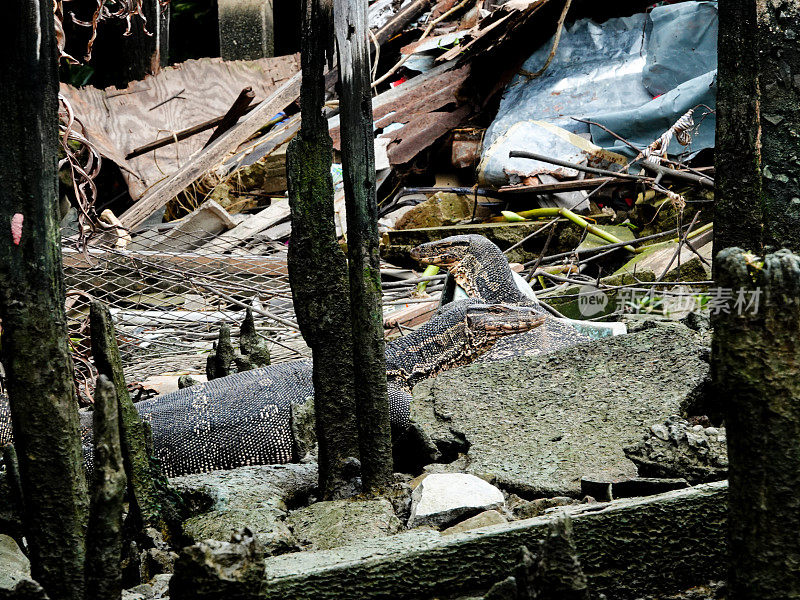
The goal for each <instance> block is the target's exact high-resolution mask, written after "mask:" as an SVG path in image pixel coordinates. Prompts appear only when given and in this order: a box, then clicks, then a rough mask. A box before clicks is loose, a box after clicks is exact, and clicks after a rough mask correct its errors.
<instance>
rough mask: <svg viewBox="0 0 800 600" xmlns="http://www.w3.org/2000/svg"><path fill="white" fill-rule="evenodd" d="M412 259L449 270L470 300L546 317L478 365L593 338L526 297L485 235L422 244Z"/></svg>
mask: <svg viewBox="0 0 800 600" xmlns="http://www.w3.org/2000/svg"><path fill="white" fill-rule="evenodd" d="M411 256H412V258H414V259H415V260H417V261H419V262H421V263H422V264H425V265H437V266H440V267H443V268H445V269H447V270H448V271H449V272H450V273H452V274H453V277H454V279H455V280H456V283H458V285H459V286H461V288H462V289H463V290H464V291H465V292H466V293H467V296H469V297H470V298H476V299H479V300H481V301H483V302H488V303H503V304H510V305H517V306H529V307H532V308H533V309H535V310H537V311H538V312H539V314H540V315H541V316H542V317H544V319H545V321H544V324H543V325H542V326H541V327H538V328H537V329H535V330H534V331H531V332H528V333H526V334H524V335H515V336H512V337H509V338H506V339H504V340H500V341H498V343H497V344H496V345H495V346H494V347H493V348H492V349H491V350H490V351H488V352H486V353H485V354H484V355H483V356H481V357H480V359H479V361H478V362H484V361H495V360H503V359H506V358H510V357H512V356H534V355H536V354H541V353H542V352H549V351H551V350H557V349H559V348H566V347H567V346H574V345H576V344H580V343H583V342H587V341H589V340H590V339H591V338H589V337H588V336H585V335H583V334H581V333H579V332H578V331H577V330H576V329H575V328H574V327H571V326H570V325H568V324H566V323H562V322H560V321H558V320H556V319H554V318H553V317H552V316H551V315H550V314H549V313H547V312H545V311H544V310H542V309H541V308H539V307H540V305H539V302H538V301H536V300H534V299H532V298H529V297H528V296H526V295H525V294H523V293H522V292H521V291H520V290H519V288H518V287H517V285H516V283H514V278H513V276H512V272H511V267H509V266H508V260H506V257H505V255H504V254H503V251H502V250H500V248H498V247H497V246H496V245H495V244H494V243H492V242H491V241H489V240H488V239H486V238H485V237H483V236H482V235H454V236H451V237H448V238H444V239H442V240H439V241H436V242H428V243H427V244H421V245H419V246H417V247H416V248H414V249H413V250H412V251H411Z"/></svg>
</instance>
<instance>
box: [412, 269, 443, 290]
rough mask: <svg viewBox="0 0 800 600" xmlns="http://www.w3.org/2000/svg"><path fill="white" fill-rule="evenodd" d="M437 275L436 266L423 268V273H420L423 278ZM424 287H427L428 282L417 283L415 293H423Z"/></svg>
mask: <svg viewBox="0 0 800 600" xmlns="http://www.w3.org/2000/svg"><path fill="white" fill-rule="evenodd" d="M438 274H439V267H437V266H436V265H428V266H427V267H426V268H425V272H424V273H422V276H423V277H433V276H434V275H438ZM426 287H428V282H427V281H422V282H420V283H418V284H417V293H422V292H424V291H425V288H426Z"/></svg>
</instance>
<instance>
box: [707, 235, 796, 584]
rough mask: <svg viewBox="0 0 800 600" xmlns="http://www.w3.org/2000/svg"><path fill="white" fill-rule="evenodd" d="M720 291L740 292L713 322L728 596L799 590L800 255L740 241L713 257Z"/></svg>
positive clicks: (714, 380)
mask: <svg viewBox="0 0 800 600" xmlns="http://www.w3.org/2000/svg"><path fill="white" fill-rule="evenodd" d="M715 260H716V261H717V262H718V265H717V267H718V280H717V284H718V285H719V286H721V287H722V288H727V289H731V290H734V298H738V297H739V293H738V292H739V290H741V291H742V292H743V294H744V295H743V298H744V300H745V301H744V302H743V303H741V305H740V306H736V304H735V301H731V303H730V305H729V307H728V308H729V310H730V312H729V313H725V312H722V313H720V314H719V315H718V316H717V318H716V319H715V325H714V336H713V343H712V373H713V382H714V393H715V396H716V397H717V398H720V399H722V400H721V405H722V411H723V414H724V416H725V424H726V426H727V436H728V458H729V461H730V470H729V480H730V491H729V504H730V510H729V519H728V523H729V525H728V527H729V536H728V548H729V555H730V561H731V562H730V568H729V589H728V594H729V595H728V597H729V598H731V599H732V600H744V599H747V600H751V599H754V598H758V599H759V600H779V599H786V598H798V597H800V561H798V557H799V556H800V536H798V534H797V532H798V531H800V510H798V503H799V502H800V500H798V499H800V378H798V366H799V365H800V259H798V257H797V256H796V255H794V254H791V253H790V252H788V251H786V250H782V251H780V252H776V253H775V254H770V255H768V256H767V257H766V258H765V259H764V261H763V265H762V264H761V261H759V260H757V259H756V258H755V257H753V256H752V255H747V254H745V253H744V252H743V251H742V250H740V249H738V248H729V249H726V250H723V251H721V252H720V253H719V254H718V255H717V258H716V259H715Z"/></svg>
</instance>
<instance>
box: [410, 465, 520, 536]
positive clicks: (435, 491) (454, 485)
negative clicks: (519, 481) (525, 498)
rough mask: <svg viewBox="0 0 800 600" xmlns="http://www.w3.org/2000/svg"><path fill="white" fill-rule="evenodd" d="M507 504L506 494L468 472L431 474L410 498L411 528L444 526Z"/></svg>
mask: <svg viewBox="0 0 800 600" xmlns="http://www.w3.org/2000/svg"><path fill="white" fill-rule="evenodd" d="M504 504H505V498H504V497H503V492H501V491H500V490H499V489H497V488H496V487H495V486H493V485H492V484H490V483H487V482H486V481H484V480H483V479H481V478H480V477H476V476H475V475H469V474H467V473H436V474H432V475H428V476H427V477H426V478H425V479H423V480H422V482H421V483H420V484H419V485H418V486H417V488H416V489H415V490H414V493H413V494H412V496H411V517H410V518H409V520H408V526H409V527H418V526H420V525H430V526H432V527H442V526H444V525H447V524H449V523H452V522H454V521H457V520H458V519H460V518H463V517H465V516H467V515H470V514H474V513H479V512H482V511H485V510H491V509H493V508H500V507H501V506H503V505H504Z"/></svg>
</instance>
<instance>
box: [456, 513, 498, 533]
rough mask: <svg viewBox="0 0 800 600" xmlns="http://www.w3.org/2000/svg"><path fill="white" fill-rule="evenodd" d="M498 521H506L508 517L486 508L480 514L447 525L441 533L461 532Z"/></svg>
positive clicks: (494, 523) (495, 523)
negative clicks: (449, 525) (450, 525)
mask: <svg viewBox="0 0 800 600" xmlns="http://www.w3.org/2000/svg"><path fill="white" fill-rule="evenodd" d="M499 523H508V519H506V518H505V517H504V516H503V514H502V513H500V512H499V511H496V510H487V511H484V512H482V513H480V514H477V515H475V516H474V517H470V518H469V519H464V520H463V521H461V522H459V523H456V524H455V525H453V526H452V527H448V528H447V529H445V530H444V531H442V535H452V534H454V533H463V532H464V531H469V530H470V529H477V528H478V527H488V526H489V525H497V524H499Z"/></svg>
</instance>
